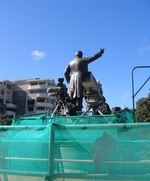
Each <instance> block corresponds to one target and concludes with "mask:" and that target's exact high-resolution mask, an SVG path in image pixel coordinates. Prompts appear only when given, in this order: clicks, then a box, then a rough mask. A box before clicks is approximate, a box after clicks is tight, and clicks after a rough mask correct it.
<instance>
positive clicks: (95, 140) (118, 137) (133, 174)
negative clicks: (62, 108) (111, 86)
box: [0, 110, 150, 181]
mask: <svg viewBox="0 0 150 181" xmlns="http://www.w3.org/2000/svg"><path fill="white" fill-rule="evenodd" d="M149 130H150V124H149V123H134V120H133V112H132V111H131V110H124V111H122V113H120V114H110V115H105V116H100V115H98V116H54V117H52V118H51V117H50V115H49V114H39V115H33V116H24V117H21V118H19V119H14V120H13V124H12V125H11V126H1V127H0V180H1V181H8V180H10V181H11V180H16V181H17V180H18V181H24V180H25V181H26V180H31V181H32V180H33V181H34V180H37V181H41V180H49V181H50V180H67V181H68V180H77V179H80V180H136V181H137V180H150V134H149Z"/></svg>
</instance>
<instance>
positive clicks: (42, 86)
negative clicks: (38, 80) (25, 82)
mask: <svg viewBox="0 0 150 181" xmlns="http://www.w3.org/2000/svg"><path fill="white" fill-rule="evenodd" d="M49 87H50V86H48V85H29V86H28V90H29V91H32V90H47V89H48V88H49Z"/></svg>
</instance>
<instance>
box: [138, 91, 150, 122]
mask: <svg viewBox="0 0 150 181" xmlns="http://www.w3.org/2000/svg"><path fill="white" fill-rule="evenodd" d="M135 120H136V122H150V94H148V97H146V98H141V99H139V100H138V101H137V103H136V110H135Z"/></svg>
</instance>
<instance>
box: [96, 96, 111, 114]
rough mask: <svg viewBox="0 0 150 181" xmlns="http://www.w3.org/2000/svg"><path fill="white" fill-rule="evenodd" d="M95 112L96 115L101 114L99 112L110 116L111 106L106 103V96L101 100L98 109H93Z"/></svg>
mask: <svg viewBox="0 0 150 181" xmlns="http://www.w3.org/2000/svg"><path fill="white" fill-rule="evenodd" d="M93 111H94V113H95V114H99V111H100V112H101V113H102V114H110V113H111V110H110V107H109V104H107V103H106V99H105V97H104V96H102V97H101V100H100V101H99V105H98V107H97V108H93Z"/></svg>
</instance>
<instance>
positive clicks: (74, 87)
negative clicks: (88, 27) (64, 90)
mask: <svg viewBox="0 0 150 181" xmlns="http://www.w3.org/2000/svg"><path fill="white" fill-rule="evenodd" d="M103 53H104V49H100V51H99V52H98V53H96V54H95V55H93V56H90V57H87V58H82V56H83V53H82V51H77V52H76V54H75V59H73V60H72V61H71V62H70V63H69V64H68V65H67V67H66V69H65V72H64V75H65V78H66V81H67V83H69V84H70V85H69V96H70V97H71V98H72V101H73V103H74V104H75V105H76V110H77V111H82V101H83V96H84V87H83V85H82V73H84V72H88V64H89V63H91V62H93V61H94V60H96V59H98V58H99V57H101V56H102V54H103Z"/></svg>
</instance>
